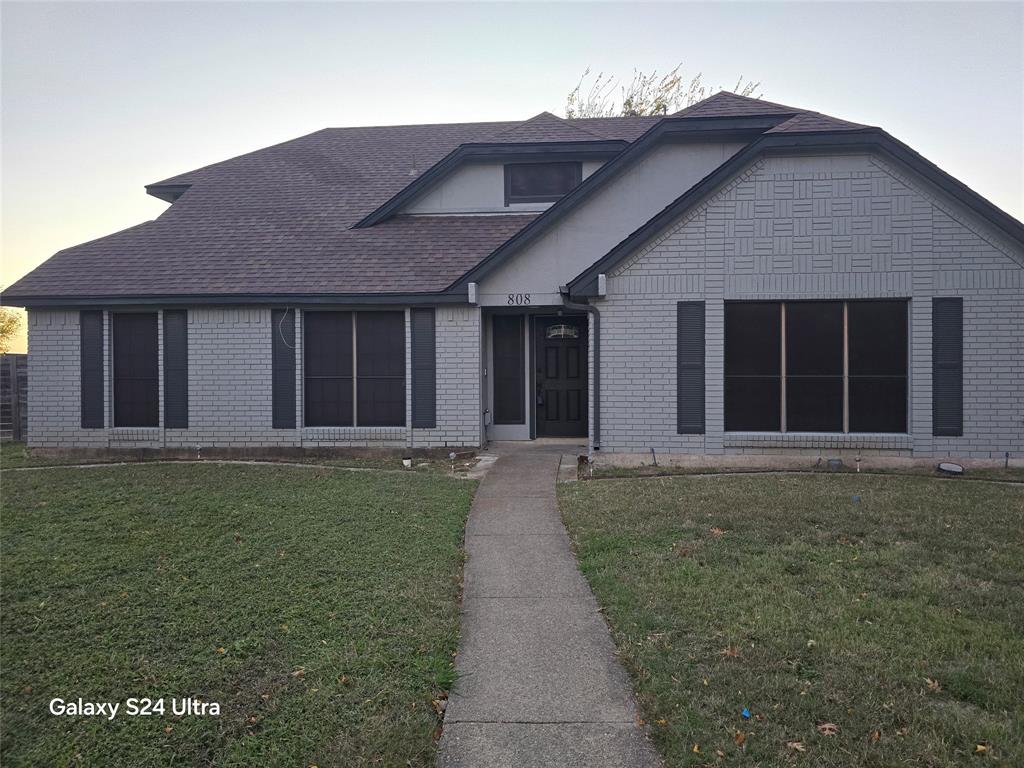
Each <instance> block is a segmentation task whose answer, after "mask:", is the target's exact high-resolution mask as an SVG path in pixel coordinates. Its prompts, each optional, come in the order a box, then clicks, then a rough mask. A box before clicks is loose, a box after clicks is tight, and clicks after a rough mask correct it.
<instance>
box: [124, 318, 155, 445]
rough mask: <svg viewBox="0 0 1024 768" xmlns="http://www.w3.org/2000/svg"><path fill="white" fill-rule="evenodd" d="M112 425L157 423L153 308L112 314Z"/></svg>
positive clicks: (149, 425) (139, 425)
mask: <svg viewBox="0 0 1024 768" xmlns="http://www.w3.org/2000/svg"><path fill="white" fill-rule="evenodd" d="M113 334H114V338H113V352H114V354H113V358H114V359H113V363H114V426H115V427H158V426H160V381H159V379H160V363H159V361H158V359H157V348H158V344H157V315H156V313H155V312H137V313H136V312H123V313H115V314H114V316H113Z"/></svg>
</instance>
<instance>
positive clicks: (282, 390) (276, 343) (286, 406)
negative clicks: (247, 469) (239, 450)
mask: <svg viewBox="0 0 1024 768" xmlns="http://www.w3.org/2000/svg"><path fill="white" fill-rule="evenodd" d="M270 320H271V323H270V325H271V332H272V336H271V338H272V342H271V345H270V357H271V393H272V394H271V397H272V400H273V405H272V406H271V410H272V417H271V418H272V426H273V428H274V429H295V310H293V309H275V310H272V311H271V313H270Z"/></svg>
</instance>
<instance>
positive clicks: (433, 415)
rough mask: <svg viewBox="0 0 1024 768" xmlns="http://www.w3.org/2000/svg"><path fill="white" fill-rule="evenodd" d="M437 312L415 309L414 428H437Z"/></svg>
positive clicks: (413, 364) (413, 316)
mask: <svg viewBox="0 0 1024 768" xmlns="http://www.w3.org/2000/svg"><path fill="white" fill-rule="evenodd" d="M434 320H435V318H434V310H433V309H413V310H412V425H413V427H416V428H419V429H433V428H434V427H436V426H437V344H436V339H435V326H434Z"/></svg>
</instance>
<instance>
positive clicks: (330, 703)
mask: <svg viewBox="0 0 1024 768" xmlns="http://www.w3.org/2000/svg"><path fill="white" fill-rule="evenodd" d="M0 482H2V494H3V508H2V521H0V530H2V536H0V555H2V559H0V568H2V579H3V593H2V608H3V614H2V621H0V634H2V637H0V640H2V642H0V664H2V671H3V674H2V679H0V697H2V699H0V703H2V718H0V725H2V733H0V742H2V750H0V763H2V764H3V765H5V766H8V765H9V766H29V765H31V766H38V765H52V766H63V765H103V766H116V765H132V766H157V765H189V766H192V765H217V766H252V765H281V766H309V765H320V766H331V765H363V764H381V765H423V766H426V765H433V761H434V753H435V744H434V735H435V730H436V729H437V727H438V725H439V722H438V718H437V715H436V714H435V712H434V709H433V707H432V705H431V701H432V699H434V698H436V697H437V696H438V695H439V694H442V693H443V691H445V690H446V689H447V688H448V687H449V686H450V684H451V682H452V680H453V674H454V672H453V658H452V656H453V653H454V651H455V648H456V644H457V637H458V620H459V605H458V597H459V579H460V574H461V563H462V555H461V542H462V536H463V528H464V524H465V519H466V514H467V512H468V509H469V503H470V497H471V494H472V490H473V484H472V483H469V482H466V481H464V480H454V479H448V478H445V477H443V476H442V475H440V474H435V473H379V472H358V473H357V472H338V471H335V470H330V469H322V470H319V469H318V470H313V469H307V468H299V467H273V466H258V467H249V466H228V465H173V464H172V465H154V464H150V465H146V464H141V465H136V466H131V467H111V468H97V469H87V470H82V469H52V470H46V471H39V472H4V473H3V475H2V481H0ZM172 696H178V697H186V696H199V697H202V698H203V699H204V700H205V701H208V702H218V703H219V704H220V706H221V710H222V713H221V716H220V717H218V718H209V717H207V718H199V717H183V718H174V717H171V716H170V715H169V714H168V715H167V716H164V717H135V718H132V717H126V716H125V715H124V714H123V711H124V708H125V707H124V705H123V704H122V708H121V709H122V712H121V714H119V715H118V717H117V719H115V720H114V721H113V722H108V721H106V720H102V719H90V718H68V717H62V718H61V717H55V716H52V715H50V714H49V713H48V711H47V705H48V702H49V701H50V699H51V698H54V697H61V698H64V699H76V698H78V697H82V698H84V699H86V700H92V701H101V700H102V701H122V702H124V700H125V699H126V698H128V697H151V698H156V697H172Z"/></svg>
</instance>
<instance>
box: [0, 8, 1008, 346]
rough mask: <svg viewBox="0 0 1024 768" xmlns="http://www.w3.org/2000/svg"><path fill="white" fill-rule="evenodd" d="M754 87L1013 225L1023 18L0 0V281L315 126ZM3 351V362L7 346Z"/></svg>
mask: <svg viewBox="0 0 1024 768" xmlns="http://www.w3.org/2000/svg"><path fill="white" fill-rule="evenodd" d="M679 63H682V65H683V66H682V71H683V72H684V73H685V74H688V75H692V74H696V73H698V72H700V73H703V75H704V81H705V83H706V84H708V85H714V86H718V85H722V86H725V87H731V86H732V85H733V84H734V83H735V82H736V80H737V78H739V77H740V76H744V77H746V78H748V79H753V80H756V81H760V83H761V88H760V92H761V94H762V95H763V97H764V98H766V99H768V100H770V101H777V102H781V103H783V104H790V105H793V106H797V107H804V108H808V109H813V110H816V111H819V112H825V113H827V114H831V115H834V116H836V117H842V118H846V119H849V120H853V121H856V122H860V123H868V124H872V125H879V126H881V127H883V128H884V129H886V130H887V131H888V132H889V133H891V134H892V135H894V136H896V137H897V138H898V139H901V140H902V141H904V142H906V143H907V144H909V145H910V146H912V147H913V148H914V149H916V150H917V151H918V152H920V153H921V154H923V155H924V156H925V157H927V158H928V159H930V160H932V161H933V162H935V163H937V164H938V165H939V166H940V167H942V168H943V169H944V170H946V171H947V172H949V173H951V174H952V175H953V176H955V177H957V178H959V179H960V180H961V181H963V182H964V183H966V184H967V185H968V186H970V187H972V188H973V189H974V190H976V191H977V192H979V193H981V194H982V195H984V196H985V197H987V198H988V199H989V200H991V201H992V202H994V203H995V204H996V205H998V206H1000V207H1001V208H1003V209H1004V210H1005V211H1007V212H1008V213H1010V214H1012V215H1013V216H1016V217H1017V218H1018V219H1020V218H1024V148H1022V147H1024V3H1021V2H1015V3H976V2H972V3H941V4H933V3H918V2H914V3H896V4H892V3H882V2H872V3H857V4H848V3H830V2H818V3H772V2H761V3H715V4H704V3H657V4H639V3H628V4H620V3H565V4H526V3H481V4H454V3H451V4H449V3H445V4H437V3H414V4H397V3H374V4H349V3H298V2H294V3H269V2H267V3H263V2H260V3H254V2H230V3H212V2H211V3H185V2H164V3H159V2H140V3H113V2H104V3H87V2H78V3H54V4H50V3H37V2H32V3H16V2H4V3H3V4H2V5H0V68H2V71H0V108H2V123H0V161H2V165H0V191H2V203H0V217H2V240H0V245H2V249H3V255H2V261H0V285H9V284H11V283H13V282H14V281H15V280H17V279H18V278H20V277H21V276H22V275H24V274H25V273H27V272H29V271H30V270H31V269H32V268H33V267H35V266H36V265H38V264H40V263H42V262H43V261H45V260H46V259H47V258H49V257H50V256H51V255H52V254H53V253H55V252H56V251H58V250H60V249H61V248H64V247H67V246H70V245H75V244H77V243H81V242H84V241H86V240H91V239H93V238H96V237H101V236H103V235H106V234H109V233H111V232H115V231H118V230H120V229H124V228H125V227H128V226H132V225H134V224H137V223H139V222H141V221H146V220H149V219H152V218H155V217H156V216H158V215H160V213H161V212H162V211H163V210H165V209H166V207H167V204H166V203H164V202H161V201H159V200H157V199H155V198H152V197H148V196H147V195H146V194H145V192H144V190H143V186H144V185H145V184H147V183H150V182H154V181H159V180H160V179H163V178H166V177H168V176H172V175H175V174H177V173H181V172H184V171H187V170H190V169H193V168H198V167H201V166H203V165H206V164H209V163H212V162H216V161H218V160H223V159H226V158H229V157H233V156H235V155H238V154H241V153H243V152H247V151H250V150H253V149H258V148H260V147H264V146H267V145H270V144H273V143H277V142H280V141H284V140H286V139H289V138H294V137H296V136H301V135H303V134H306V133H311V132H312V131H315V130H319V129H320V128H324V127H327V126H350V125H388V124H400V123H428V122H449V121H451V122H454V121H471V120H515V119H526V118H528V117H531V116H533V115H535V114H537V113H538V112H541V111H544V110H549V111H551V112H554V113H555V114H561V113H562V112H563V110H564V107H565V97H566V94H567V92H568V91H569V90H570V89H571V88H572V87H573V86H574V85H575V84H576V82H577V81H578V80H579V77H580V75H581V74H582V73H583V71H584V69H586V68H588V67H589V68H591V69H592V70H595V71H603V72H606V73H609V74H613V75H616V76H618V77H619V78H620V79H626V80H628V79H630V77H631V75H632V72H633V70H634V68H637V69H640V70H644V71H650V70H652V69H657V70H659V71H665V70H668V69H671V68H672V67H674V66H675V65H676V64H679ZM17 349H18V351H20V350H23V349H24V338H21V339H19V341H18V345H17Z"/></svg>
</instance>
